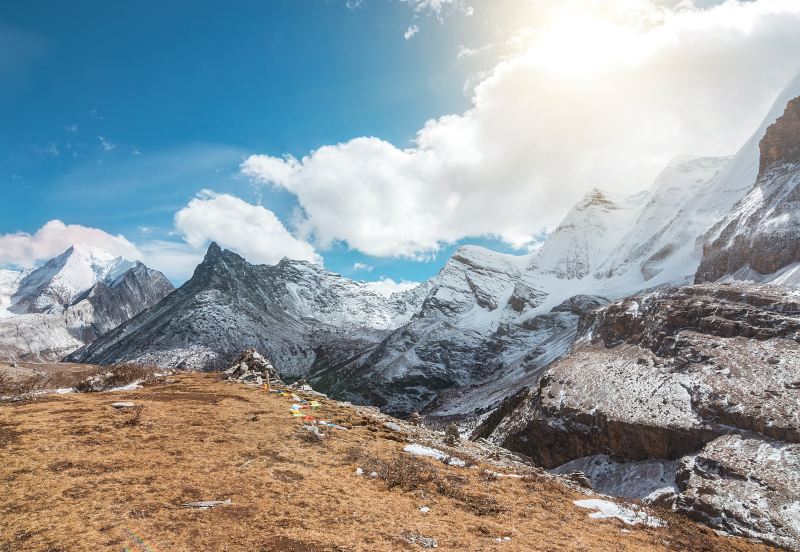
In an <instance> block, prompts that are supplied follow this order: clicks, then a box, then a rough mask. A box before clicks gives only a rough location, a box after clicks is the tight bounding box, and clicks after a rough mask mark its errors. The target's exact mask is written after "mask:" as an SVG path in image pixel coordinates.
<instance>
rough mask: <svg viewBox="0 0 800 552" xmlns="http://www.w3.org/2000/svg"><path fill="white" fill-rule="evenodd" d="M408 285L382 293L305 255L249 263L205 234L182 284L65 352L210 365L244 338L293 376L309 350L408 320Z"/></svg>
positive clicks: (330, 347)
mask: <svg viewBox="0 0 800 552" xmlns="http://www.w3.org/2000/svg"><path fill="white" fill-rule="evenodd" d="M417 295H418V290H410V291H407V292H404V293H399V294H393V295H392V296H391V297H388V298H387V297H384V296H383V295H381V294H379V293H378V292H376V291H375V290H374V289H373V288H372V287H371V286H369V285H368V284H367V283H365V282H354V281H352V280H348V279H346V278H343V277H342V276H339V275H338V274H334V273H332V272H329V271H327V270H325V269H324V268H322V267H321V266H319V265H316V264H313V263H308V262H304V261H291V260H288V259H284V260H283V261H281V262H280V263H278V264H277V265H274V266H267V265H251V264H249V263H247V261H245V260H244V259H243V258H242V257H240V256H239V255H237V254H235V253H233V252H231V251H223V250H222V249H221V248H220V247H219V246H218V245H217V244H215V243H212V244H211V245H210V246H209V248H208V252H207V253H206V256H205V258H204V259H203V262H202V263H200V265H198V267H197V268H196V269H195V272H194V274H193V276H192V278H190V279H189V280H188V281H187V282H186V283H185V284H184V285H182V286H181V287H180V288H178V289H177V290H176V291H175V292H174V293H172V294H170V296H169V297H167V298H166V299H165V300H164V301H162V302H161V303H159V304H158V305H156V306H155V307H153V308H152V309H150V310H148V311H145V312H143V313H141V314H140V315H138V316H136V317H134V318H132V319H131V320H130V321H128V322H126V323H125V324H123V325H122V326H120V327H119V328H117V329H115V330H113V331H112V332H109V333H108V334H107V335H106V336H104V337H103V338H102V339H100V340H98V341H96V342H94V343H93V344H91V345H90V346H88V347H86V348H84V349H82V350H80V351H78V352H76V353H75V354H74V355H72V356H71V357H70V359H73V360H80V361H82V362H92V363H101V364H102V363H113V362H117V361H120V360H125V361H132V362H140V363H145V364H155V365H157V366H163V367H169V368H175V367H179V368H182V369H193V370H214V369H220V368H222V367H224V366H226V365H227V364H228V363H230V361H231V360H232V359H233V358H234V357H235V356H236V355H237V354H238V352H240V351H241V350H243V349H246V348H251V347H252V348H256V349H258V350H259V351H264V353H265V354H266V355H267V356H268V357H269V359H270V361H271V362H272V363H273V364H274V365H275V366H276V367H277V368H278V370H279V371H280V372H281V375H283V376H286V377H302V376H304V375H305V374H306V373H307V372H308V370H309V369H310V367H311V365H312V364H313V363H314V362H315V361H316V360H317V357H318V352H321V351H327V355H326V356H327V358H333V357H335V355H337V354H350V353H349V351H351V350H354V349H355V350H360V349H361V348H363V346H364V344H372V343H374V342H375V341H377V340H378V339H379V338H380V337H381V336H382V335H384V334H385V333H386V332H388V331H390V330H391V329H392V328H395V327H397V326H399V325H401V324H402V323H404V322H405V321H407V320H408V319H409V318H410V317H411V315H412V313H413V312H414V303H415V301H417V300H418V296H417Z"/></svg>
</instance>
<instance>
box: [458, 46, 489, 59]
mask: <svg viewBox="0 0 800 552" xmlns="http://www.w3.org/2000/svg"><path fill="white" fill-rule="evenodd" d="M493 48H494V44H491V43H490V44H484V45H483V46H479V47H477V48H472V47H470V46H464V45H463V44H462V45H461V46H459V47H458V54H457V55H456V57H457V58H458V59H462V58H468V57H475V56H477V55H480V54H483V53H485V52H488V51H490V50H492V49H493Z"/></svg>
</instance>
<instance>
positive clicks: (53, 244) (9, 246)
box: [0, 220, 142, 268]
mask: <svg viewBox="0 0 800 552" xmlns="http://www.w3.org/2000/svg"><path fill="white" fill-rule="evenodd" d="M79 243H82V244H87V245H92V246H95V247H99V248H102V249H105V250H107V251H109V252H111V253H113V254H114V255H119V256H121V257H125V258H127V259H131V260H134V259H141V258H142V253H141V251H139V249H138V248H137V247H136V246H135V245H134V244H133V243H131V242H130V241H128V240H127V239H126V238H125V237H123V236H121V235H116V236H114V235H112V234H109V233H107V232H104V231H103V230H100V229H98V228H88V227H86V226H81V225H79V224H64V223H63V222H61V221H60V220H51V221H50V222H48V223H46V224H45V225H44V226H42V227H41V228H39V230H37V231H36V232H34V233H33V234H28V233H26V232H15V233H11V234H0V266H2V265H11V266H17V267H21V268H31V267H34V266H36V265H37V264H38V263H40V262H41V261H44V260H47V259H50V258H52V257H55V256H56V255H59V254H61V253H63V252H64V251H66V250H67V249H69V248H70V247H71V246H72V245H75V244H79Z"/></svg>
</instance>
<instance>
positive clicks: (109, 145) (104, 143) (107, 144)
mask: <svg viewBox="0 0 800 552" xmlns="http://www.w3.org/2000/svg"><path fill="white" fill-rule="evenodd" d="M97 139H98V140H100V145H101V146H102V147H103V151H111V150H113V149H114V148H116V147H117V145H116V144H112V143H111V142H109V141H108V140H106V139H105V138H103V137H102V136H98V137H97Z"/></svg>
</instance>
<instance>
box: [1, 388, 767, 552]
mask: <svg viewBox="0 0 800 552" xmlns="http://www.w3.org/2000/svg"><path fill="white" fill-rule="evenodd" d="M120 400H125V401H133V402H134V403H135V404H136V407H135V408H133V409H125V410H121V411H118V410H115V409H113V408H112V407H111V406H110V405H111V403H112V402H114V401H120ZM321 402H322V406H321V407H319V408H317V409H315V410H313V411H312V410H310V409H309V410H308V411H309V412H311V413H312V415H313V416H315V417H317V418H320V419H325V420H331V421H334V422H337V423H339V424H342V425H345V426H347V427H350V429H349V430H342V429H326V430H325V433H326V434H327V435H328V436H327V438H325V439H323V440H321V441H317V440H314V439H313V438H310V437H308V436H307V432H305V431H301V429H300V428H301V426H302V425H303V424H304V422H303V420H302V418H297V417H292V416H291V415H290V413H289V406H290V405H291V400H290V399H289V398H287V397H284V396H278V395H277V394H275V393H269V392H267V391H265V390H264V389H260V388H256V387H247V386H243V385H239V384H229V383H223V382H220V381H218V379H216V377H215V376H213V375H201V374H187V375H180V376H175V377H170V379H164V378H161V379H160V380H159V381H157V382H156V383H154V384H151V385H148V386H146V387H145V388H144V389H140V390H137V391H130V392H119V393H90V394H70V395H62V396H47V397H44V398H40V399H38V400H35V401H32V402H27V403H21V404H20V403H16V404H8V405H3V406H0V489H2V492H0V550H2V551H20V550H26V551H27V550H33V551H38V550H42V551H44V550H50V551H57V550H65V551H66V550H69V551H71V550H92V551H98V550H142V551H161V552H163V551H198V550H202V551H206V550H213V551H217V550H220V551H223V550H227V551H262V550H263V551H317V550H319V551H324V550H362V551H380V550H420V549H422V546H423V544H422V543H425V542H427V541H425V540H424V539H425V538H432V539H435V540H436V541H437V543H438V549H439V550H509V551H510V550H526V551H527V550H551V551H559V552H560V551H564V550H615V551H616V550H620V551H622V550H664V549H670V550H726V551H728V550H758V549H761V548H760V547H759V546H758V545H755V544H752V543H749V542H747V541H744V540H741V539H732V538H724V537H719V536H717V535H716V534H715V533H714V532H713V531H711V530H709V529H707V528H703V527H700V526H698V525H696V524H694V523H692V522H690V521H688V520H686V519H684V518H681V517H677V516H673V515H671V514H669V513H666V512H655V514H656V515H658V516H659V517H662V518H663V519H665V520H667V521H668V525H667V527H664V528H657V529H654V528H645V527H642V526H626V525H624V524H623V523H622V522H619V521H616V520H594V519H590V518H589V517H588V514H589V513H590V512H589V511H588V510H585V509H581V508H578V507H576V506H574V505H573V503H572V501H573V500H575V499H579V498H586V496H585V495H582V494H580V493H579V492H578V491H577V490H575V489H571V488H568V487H567V486H565V485H563V484H561V483H559V482H558V481H557V480H556V479H555V478H553V477H551V476H547V475H545V474H542V473H540V472H537V471H535V470H532V469H527V470H526V469H522V468H521V467H520V466H519V465H517V464H515V463H514V462H513V461H511V460H508V459H506V460H503V459H502V458H500V461H499V462H500V463H501V464H502V463H503V462H505V463H506V465H507V467H506V468H505V469H504V468H502V467H497V466H496V465H495V466H490V465H489V464H488V463H487V461H488V457H487V451H486V450H485V449H484V450H478V448H476V446H474V445H466V446H465V447H463V448H462V449H461V450H460V451H459V452H458V456H461V457H463V458H465V459H467V460H468V461H469V464H471V463H472V462H473V461H474V462H475V463H476V465H475V466H470V465H469V464H468V467H455V466H447V465H444V464H443V463H441V462H439V461H436V460H433V459H428V458H420V457H414V456H411V455H409V454H408V453H406V452H403V446H404V444H405V442H407V441H413V442H421V443H428V444H435V443H433V441H435V440H436V438H437V435H435V434H433V433H432V432H427V431H424V430H422V431H419V432H415V430H413V429H411V428H408V427H407V426H403V428H404V430H403V431H402V432H397V431H392V430H391V429H388V428H386V427H385V426H384V422H385V420H384V419H382V418H381V417H380V416H377V415H375V414H373V413H371V412H370V411H368V410H358V411H357V410H355V409H353V408H350V407H346V406H343V405H340V404H338V403H335V402H334V401H328V400H324V399H323V400H321ZM437 448H442V446H441V445H437ZM473 453H474V454H473ZM490 455H492V456H496V453H490ZM473 457H474V458H477V460H471V458H473ZM481 457H483V459H481ZM356 468H362V470H363V472H364V475H361V476H359V475H357V474H356ZM483 468H489V469H491V470H493V471H506V472H511V471H516V472H517V473H520V474H527V476H526V477H525V478H504V477H500V478H498V477H496V476H495V475H493V474H492V473H489V472H488V471H486V469H483ZM372 472H374V473H375V474H376V476H374V477H370V474H371V473H372ZM228 499H229V500H230V501H231V503H230V504H229V505H226V506H220V507H217V508H214V509H211V510H194V509H186V508H184V507H182V505H183V504H184V503H187V502H193V501H203V500H228ZM421 507H427V508H429V509H430V511H429V512H428V513H422V512H420V508H421ZM502 537H510V540H505V541H502V542H500V543H498V542H496V540H495V539H497V538H501V539H502Z"/></svg>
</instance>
